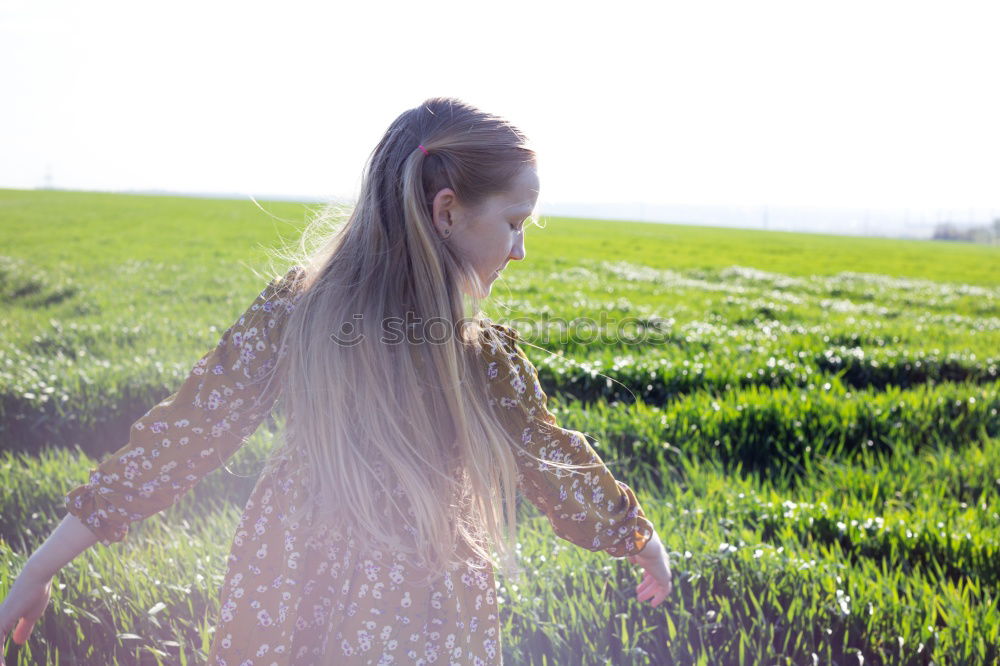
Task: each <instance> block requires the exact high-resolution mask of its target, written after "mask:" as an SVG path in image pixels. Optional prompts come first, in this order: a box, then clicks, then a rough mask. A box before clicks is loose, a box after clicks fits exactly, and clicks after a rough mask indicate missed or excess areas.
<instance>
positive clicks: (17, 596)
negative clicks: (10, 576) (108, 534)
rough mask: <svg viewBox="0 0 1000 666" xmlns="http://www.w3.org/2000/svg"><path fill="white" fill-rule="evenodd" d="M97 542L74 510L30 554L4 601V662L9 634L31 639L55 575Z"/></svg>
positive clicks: (0, 612)
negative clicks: (75, 514) (5, 646)
mask: <svg viewBox="0 0 1000 666" xmlns="http://www.w3.org/2000/svg"><path fill="white" fill-rule="evenodd" d="M95 543H97V537H96V536H95V535H94V533H93V532H92V531H91V530H90V528H88V527H87V526H86V525H84V524H83V523H82V522H80V520H79V519H78V518H77V517H76V516H74V515H72V514H70V515H67V516H66V517H65V518H63V520H62V522H61V523H59V525H58V526H57V527H56V528H55V529H54V530H53V531H52V534H50V535H49V538H48V539H46V540H45V543H43V544H42V545H41V546H40V547H39V548H38V550H36V551H35V552H34V554H33V555H32V556H31V557H29V558H28V561H27V562H26V563H25V565H24V568H23V569H22V570H21V573H20V575H18V577H17V578H16V579H15V580H14V584H13V585H12V586H11V588H10V590H9V591H8V593H7V598H6V599H4V602H3V603H2V604H0V666H3V664H4V659H3V650H2V648H3V645H4V644H5V643H6V641H7V634H9V633H11V632H13V635H12V637H13V639H14V642H15V643H17V644H18V645H23V644H24V642H25V641H26V640H28V636H29V635H30V634H31V630H32V629H34V627H35V622H37V621H38V618H39V617H41V615H42V613H43V612H44V611H45V607H46V606H48V603H49V597H50V596H51V594H52V577H53V576H55V574H56V572H58V571H59V570H60V569H62V568H63V567H64V566H66V564H68V563H69V562H70V561H72V560H73V558H75V557H76V556H77V555H79V554H80V553H82V552H83V551H85V550H87V549H88V548H90V547H91V546H93V545H94V544H95Z"/></svg>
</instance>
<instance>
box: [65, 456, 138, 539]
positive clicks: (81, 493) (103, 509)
mask: <svg viewBox="0 0 1000 666" xmlns="http://www.w3.org/2000/svg"><path fill="white" fill-rule="evenodd" d="M100 478H101V477H100V472H98V471H97V470H96V469H92V470H91V472H90V482H89V483H85V484H83V485H81V486H77V487H76V488H74V489H73V490H71V491H70V492H69V493H67V494H66V495H65V496H64V498H63V502H64V504H65V506H66V511H67V512H68V513H71V514H72V515H74V516H76V517H77V518H78V519H79V520H80V522H82V523H83V524H84V525H86V526H87V527H88V528H90V531H91V532H93V533H94V535H95V536H97V539H98V541H100V542H101V543H102V544H104V545H105V546H108V545H111V544H112V543H115V542H118V541H122V540H123V539H124V538H125V536H126V535H127V534H128V526H129V522H130V520H129V517H128V514H127V513H126V512H125V510H124V509H120V508H117V507H115V506H114V505H113V504H112V503H111V502H110V501H108V499H106V498H104V497H101V492H100V488H101V487H100V485H99V482H100Z"/></svg>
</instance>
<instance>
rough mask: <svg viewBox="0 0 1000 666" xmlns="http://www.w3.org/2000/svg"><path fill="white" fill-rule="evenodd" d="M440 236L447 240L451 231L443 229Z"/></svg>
mask: <svg viewBox="0 0 1000 666" xmlns="http://www.w3.org/2000/svg"><path fill="white" fill-rule="evenodd" d="M441 235H442V236H444V237H445V238H447V237H448V236H450V235H451V229H445V230H444V231H442V232H441Z"/></svg>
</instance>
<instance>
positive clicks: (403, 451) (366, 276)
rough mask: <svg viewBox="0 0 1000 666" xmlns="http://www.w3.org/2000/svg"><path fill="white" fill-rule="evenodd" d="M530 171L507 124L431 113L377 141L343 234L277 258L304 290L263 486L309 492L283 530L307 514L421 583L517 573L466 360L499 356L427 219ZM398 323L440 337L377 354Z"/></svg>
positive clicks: (497, 430) (531, 160) (501, 469)
mask: <svg viewBox="0 0 1000 666" xmlns="http://www.w3.org/2000/svg"><path fill="white" fill-rule="evenodd" d="M421 145H422V146H423V148H424V149H425V150H426V154H425V152H424V150H421V149H420V147H419V146H421ZM534 165H535V153H534V151H533V150H531V149H530V148H529V147H528V145H527V142H526V139H525V137H524V135H523V134H522V133H521V132H520V131H518V130H517V129H516V128H515V127H513V126H512V125H511V124H510V123H508V122H507V121H506V120H504V119H502V118H500V117H497V116H494V115H491V114H488V113H485V112H483V111H480V110H479V109H477V108H475V107H473V106H471V105H469V104H466V103H464V102H461V101H459V100H456V99H449V98H432V99H428V100H427V101H425V102H424V103H423V104H421V105H420V106H418V107H416V108H413V109H410V110H408V111H406V112H404V113H403V114H402V115H400V116H399V117H398V118H397V119H396V120H395V121H394V122H393V123H392V124H391V125H390V127H389V129H388V130H387V131H386V133H385V135H384V136H383V137H382V139H381V141H379V143H378V145H377V146H376V148H375V150H374V151H373V152H372V154H371V156H370V158H369V160H368V163H367V165H366V167H365V171H364V175H363V179H362V185H361V192H360V195H359V197H358V201H357V204H356V205H355V207H354V209H353V211H351V213H350V215H349V217H348V219H347V221H346V223H343V222H341V219H342V218H341V217H340V215H339V213H340V210H339V208H338V207H337V206H335V205H330V206H327V207H325V208H324V209H323V210H322V211H320V213H319V214H318V215H317V216H316V217H315V218H314V219H313V220H312V222H311V223H310V224H309V225H308V227H307V229H306V231H305V233H304V234H303V235H302V238H301V241H300V243H299V246H298V249H297V250H294V251H288V250H285V251H284V253H283V256H282V259H283V260H284V261H285V262H287V263H286V265H288V264H296V265H298V266H300V267H301V268H302V272H301V275H300V277H299V279H300V280H301V284H300V285H298V289H297V292H298V295H297V299H298V300H297V305H296V307H295V309H294V310H293V311H292V313H291V314H290V315H289V320H288V322H287V326H286V328H285V330H284V332H283V335H282V341H281V346H282V347H283V348H284V347H287V355H286V356H285V357H284V358H283V360H282V363H281V365H282V366H283V367H282V374H283V383H284V397H283V406H284V410H285V414H286V418H287V420H286V424H285V425H286V429H285V441H284V444H283V445H282V446H281V447H280V448H279V449H277V450H276V451H274V452H273V453H272V455H271V456H270V457H269V459H268V461H267V464H266V466H265V473H273V472H275V471H276V470H277V468H278V467H279V466H280V465H282V464H292V465H295V466H297V468H298V469H299V470H300V471H301V472H303V473H304V475H305V478H306V479H307V480H308V485H309V494H310V498H311V499H310V502H305V503H300V504H299V505H298V506H296V507H294V508H293V511H292V512H291V515H290V519H291V520H301V519H304V518H305V517H306V514H307V512H308V513H309V520H320V521H321V523H322V524H327V525H330V526H331V527H333V528H335V529H338V530H348V531H349V533H350V534H351V535H352V537H353V539H354V540H355V542H356V543H357V544H358V545H360V546H361V547H363V548H365V547H377V546H378V545H387V546H391V547H393V548H395V549H398V550H401V551H403V552H407V551H408V552H412V553H413V554H414V555H415V561H416V562H417V563H419V566H422V567H424V568H426V570H427V571H428V572H429V576H433V575H435V574H434V572H443V571H444V569H445V568H446V567H447V566H448V565H450V564H451V563H453V562H456V561H458V560H459V559H461V560H462V561H469V560H470V557H469V556H471V559H472V561H475V560H479V561H480V562H481V563H482V564H485V562H490V563H493V564H495V565H498V566H500V567H501V568H503V570H504V571H505V572H508V573H510V574H515V573H516V570H517V567H516V561H515V559H514V557H513V552H514V550H513V548H512V547H511V546H512V544H513V543H514V540H515V529H516V524H515V523H516V519H515V508H516V506H515V502H514V493H515V491H516V488H517V469H516V465H515V461H514V456H513V452H512V450H511V446H512V443H511V442H510V436H509V435H508V434H507V433H506V432H505V430H504V428H503V427H502V424H501V423H500V421H499V420H498V417H497V414H496V413H495V411H494V409H493V407H492V406H491V405H490V404H489V401H488V399H487V396H488V394H487V386H486V381H487V380H486V378H485V372H484V371H483V368H482V365H481V363H478V362H477V360H476V355H477V354H478V353H479V352H480V348H481V346H482V345H485V344H494V345H495V344H499V343H500V340H499V339H498V334H497V332H496V331H495V330H494V329H492V328H491V327H490V326H489V322H488V320H486V319H485V318H484V316H483V314H482V312H481V311H480V309H479V300H478V296H476V294H481V293H482V291H481V289H480V288H481V287H482V285H481V284H480V281H479V277H478V274H477V272H476V271H475V270H474V269H473V267H472V266H471V265H469V264H467V262H465V261H463V259H462V258H461V257H460V256H459V255H458V254H457V253H456V252H455V251H454V250H453V248H452V247H451V245H450V244H449V243H448V242H447V240H445V239H442V238H441V237H440V235H439V234H438V233H437V232H436V231H435V230H434V227H433V225H432V220H431V213H432V202H433V198H434V195H435V194H436V193H437V192H438V191H440V190H441V189H442V188H445V187H450V188H452V189H453V190H454V191H455V195H456V198H457V199H458V200H459V201H460V202H461V203H462V204H463V205H467V206H472V207H475V206H476V205H477V204H479V203H480V202H482V201H483V200H484V199H485V198H486V197H488V196H489V195H491V194H496V193H499V192H502V191H504V190H506V189H507V188H508V187H509V186H510V185H511V183H512V181H513V179H514V178H515V177H516V176H517V175H518V174H519V173H520V172H521V170H522V169H524V168H525V167H526V166H534ZM316 237H320V238H322V240H321V242H320V243H319V245H318V248H317V249H311V248H310V243H314V242H315V238H316ZM311 238H312V239H313V240H310V239H311ZM408 313H409V316H410V317H411V321H412V319H413V318H414V317H416V318H419V320H420V321H422V322H428V321H434V322H439V323H445V324H446V325H447V326H446V327H447V328H448V329H449V330H448V331H447V333H448V335H446V336H444V337H445V339H444V340H443V341H442V340H440V339H439V337H438V336H435V338H434V340H433V342H428V341H427V340H411V339H409V338H408V337H407V336H403V338H404V339H402V340H399V339H398V336H396V339H394V340H392V341H390V342H387V341H386V340H385V337H384V336H385V334H386V331H385V323H386V322H387V321H396V322H398V321H400V320H403V321H405V320H406V318H407V316H408ZM348 330H349V331H350V332H349V334H345V331H348ZM331 334H333V335H331ZM348 335H349V336H350V337H351V339H352V341H349V342H350V343H348V342H345V339H346V337H347V336H348ZM334 338H336V340H335V339H334ZM353 341H356V342H353ZM494 551H495V552H494Z"/></svg>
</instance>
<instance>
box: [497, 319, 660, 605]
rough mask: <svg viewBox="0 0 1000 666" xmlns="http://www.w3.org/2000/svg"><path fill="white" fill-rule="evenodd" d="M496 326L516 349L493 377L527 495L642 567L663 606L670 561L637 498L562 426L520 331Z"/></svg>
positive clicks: (569, 526) (555, 522)
mask: <svg viewBox="0 0 1000 666" xmlns="http://www.w3.org/2000/svg"><path fill="white" fill-rule="evenodd" d="M494 326H495V327H496V328H497V329H498V330H499V331H500V333H501V334H502V336H501V337H506V338H507V341H508V343H509V346H508V349H507V350H505V352H504V353H503V354H500V355H497V354H491V357H492V358H494V359H496V360H495V362H494V363H491V364H490V367H489V368H488V370H487V374H488V376H489V377H490V379H491V380H492V386H493V393H494V395H495V396H496V397H495V400H496V403H497V408H498V410H499V413H500V414H501V419H502V420H503V421H505V422H506V423H507V427H508V429H509V430H510V433H511V437H512V439H514V441H515V442H516V443H517V446H516V447H515V459H516V460H517V463H518V467H519V477H520V478H519V483H520V486H521V488H522V490H523V491H524V494H525V497H527V498H528V499H529V500H530V501H531V502H532V503H533V504H535V506H537V507H538V508H539V509H540V510H541V511H542V512H543V513H544V514H545V515H546V517H548V519H549V522H550V523H551V524H552V527H553V528H554V530H555V532H556V534H557V535H558V536H560V537H562V538H564V539H566V540H567V541H570V542H572V543H574V544H576V545H578V546H581V547H583V548H587V549H588V550H603V551H605V552H607V553H609V554H610V555H614V556H616V557H627V558H628V560H629V562H631V563H632V564H636V565H639V566H641V567H642V568H643V570H644V579H643V581H642V583H640V584H639V587H638V588H637V593H638V597H639V600H640V601H646V600H650V601H651V602H652V604H653V605H654V606H655V605H659V603H660V602H662V601H663V599H664V598H666V596H667V595H668V594H669V593H670V590H671V586H672V585H671V574H670V563H669V560H668V558H667V553H666V549H665V548H664V547H663V544H662V543H661V542H660V538H659V536H658V535H657V534H656V530H655V529H654V528H653V525H652V523H651V522H650V521H649V520H648V519H647V518H646V515H645V513H644V512H643V510H642V507H641V506H640V505H639V502H638V500H637V499H636V497H635V493H634V492H633V491H632V489H631V488H630V487H628V486H627V485H626V484H624V483H622V482H621V481H618V480H617V479H615V477H614V475H613V474H612V473H611V471H610V470H609V469H608V468H607V466H606V465H605V464H604V463H603V461H602V460H601V458H600V456H598V454H597V452H596V451H594V449H593V447H591V446H590V443H589V442H588V441H587V439H586V437H584V435H583V434H582V433H580V432H577V431H574V430H567V429H565V428H560V427H559V426H558V425H557V423H556V419H555V416H553V415H552V413H551V412H550V411H549V410H548V409H547V407H546V402H547V396H546V395H545V392H544V391H543V390H542V388H541V385H540V384H539V382H538V372H537V370H536V369H535V367H534V365H532V363H531V361H529V360H528V358H527V356H525V354H524V351H523V350H522V349H521V348H520V346H519V345H518V344H517V340H518V335H517V332H516V331H515V330H514V329H510V328H508V327H505V326H500V325H496V324H495V325H494ZM503 366H506V367H507V368H508V369H509V370H510V372H509V374H507V373H504V372H503ZM550 463H557V464H556V465H553V464H550ZM561 463H565V464H568V465H573V466H582V468H578V469H566V468H562V467H559V466H558V464H561Z"/></svg>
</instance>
